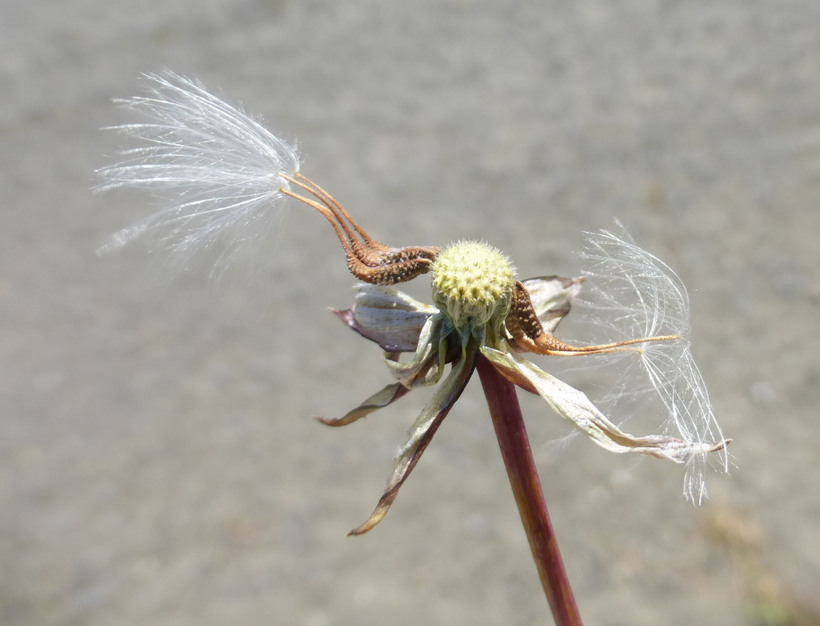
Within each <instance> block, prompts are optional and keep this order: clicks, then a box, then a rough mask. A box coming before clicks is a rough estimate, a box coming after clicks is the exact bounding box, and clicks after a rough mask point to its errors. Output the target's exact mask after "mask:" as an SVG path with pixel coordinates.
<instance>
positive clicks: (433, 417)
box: [348, 343, 476, 535]
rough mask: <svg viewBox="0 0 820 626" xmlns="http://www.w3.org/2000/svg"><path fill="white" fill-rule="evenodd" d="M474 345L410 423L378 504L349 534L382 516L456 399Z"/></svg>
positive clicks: (469, 366)
mask: <svg viewBox="0 0 820 626" xmlns="http://www.w3.org/2000/svg"><path fill="white" fill-rule="evenodd" d="M475 356H476V345H475V344H472V343H471V344H470V345H468V347H467V349H466V350H465V351H464V353H463V354H462V358H461V359H459V360H458V361H457V362H456V363H455V364H454V365H453V368H452V370H451V371H450V374H449V375H448V376H447V378H446V379H445V380H444V382H443V383H442V384H441V385H440V386H439V387H438V389H436V392H435V393H434V394H433V397H432V398H431V399H430V401H429V402H428V403H427V406H425V407H424V409H423V410H422V412H421V413H420V414H419V416H418V417H417V418H416V421H415V422H413V425H412V426H411V427H410V430H409V431H408V433H407V441H406V442H405V443H404V444H403V445H402V447H401V448H400V449H399V452H398V454H397V455H396V458H395V460H394V466H393V472H392V473H391V474H390V477H389V478H388V480H387V484H386V485H385V488H384V492H383V494H382V496H381V498H380V499H379V503H378V504H377V505H376V508H375V509H374V510H373V513H372V514H371V515H370V517H369V518H368V519H367V521H366V522H364V523H363V524H361V525H360V526H357V527H356V528H354V529H353V530H351V531H350V532H349V533H348V534H349V535H361V534H364V533H366V532H367V531H369V530H371V529H372V528H373V527H374V526H376V524H378V523H379V522H381V521H382V519H384V516H385V515H387V511H388V510H389V509H390V506H391V505H392V504H393V502H394V501H395V499H396V497H397V496H398V494H399V489H400V488H401V486H402V485H403V484H404V481H405V480H407V477H408V476H409V475H410V473H411V472H412V471H413V468H414V467H415V466H416V463H418V461H419V459H420V458H421V455H422V454H423V453H424V450H425V449H426V448H427V446H428V445H429V443H430V441H431V440H432V439H433V435H434V434H435V433H436V430H437V429H438V427H439V426H440V425H441V422H442V421H443V420H444V418H445V417H446V416H447V414H448V413H449V412H450V409H451V408H452V407H453V405H454V404H455V402H456V400H458V398H459V396H460V395H461V392H462V391H463V390H464V387H465V386H466V385H467V381H468V380H469V379H470V376H471V375H472V373H473V369H474V368H475Z"/></svg>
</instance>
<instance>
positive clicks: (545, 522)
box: [476, 356, 582, 626]
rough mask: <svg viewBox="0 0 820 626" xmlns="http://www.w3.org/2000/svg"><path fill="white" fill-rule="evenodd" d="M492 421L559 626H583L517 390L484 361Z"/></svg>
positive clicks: (481, 362) (482, 369) (480, 366)
mask: <svg viewBox="0 0 820 626" xmlns="http://www.w3.org/2000/svg"><path fill="white" fill-rule="evenodd" d="M476 369H478V376H479V378H480V379H481V385H482V386H483V387H484V395H486V396H487V404H489V406H490V415H491V416H492V418H493V425H494V426H495V434H496V437H497V438H498V445H499V446H500V447H501V456H502V457H504V464H505V465H506V466H507V474H508V475H509V477H510V484H511V485H512V490H513V494H514V495H515V501H516V503H517V504H518V511H519V512H520V514H521V521H522V522H523V523H524V530H525V531H526V532H527V539H528V540H529V542H530V550H531V551H532V557H533V559H535V565H536V567H537V568H538V576H539V577H540V578H541V585H542V586H543V587H544V593H545V594H546V596H547V601H548V602H549V605H550V609H552V616H553V618H554V619H555V623H556V625H557V626H581V624H582V622H581V616H580V615H579V613H578V607H577V606H576V605H575V597H574V596H573V594H572V587H570V584H569V579H568V578H567V572H566V570H565V569H564V562H563V561H562V560H561V552H560V551H559V550H558V541H557V540H556V538H555V533H554V532H553V530H552V524H551V523H550V517H549V513H548V512H547V504H546V502H545V501H544V493H543V491H542V490H541V481H540V480H539V478H538V471H537V470H536V469H535V461H534V460H533V458H532V451H531V450H530V440H529V438H528V437H527V429H526V428H525V426H524V418H523V416H522V415H521V407H520V405H519V404H518V396H517V395H516V391H515V385H513V384H512V383H511V382H510V381H509V380H507V379H506V378H504V377H503V376H502V375H501V374H500V373H499V372H498V370H496V369H495V367H493V365H492V363H490V362H489V361H488V360H487V359H486V358H485V357H484V356H479V358H478V363H477V365H476Z"/></svg>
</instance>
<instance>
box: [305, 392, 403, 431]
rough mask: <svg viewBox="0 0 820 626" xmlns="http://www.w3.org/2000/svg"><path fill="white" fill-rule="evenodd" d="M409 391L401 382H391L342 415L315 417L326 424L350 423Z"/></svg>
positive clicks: (342, 424) (345, 424)
mask: <svg viewBox="0 0 820 626" xmlns="http://www.w3.org/2000/svg"><path fill="white" fill-rule="evenodd" d="M409 392H410V389H409V388H408V387H405V386H404V385H402V384H401V383H393V384H390V385H387V386H386V387H384V388H382V389H380V390H379V391H377V392H376V393H374V394H373V395H372V396H370V397H369V398H368V399H367V400H365V401H364V402H362V403H361V404H360V405H359V406H357V407H356V408H355V409H353V410H352V411H348V412H347V413H346V414H344V415H343V416H342V417H337V418H327V417H317V418H316V419H317V420H319V421H320V422H322V424H325V425H327V426H347V425H348V424H352V423H353V422H355V421H356V420H360V419H362V418H363V417H367V416H368V415H370V414H371V413H373V412H374V411H377V410H379V409H383V408H384V407H386V406H389V405H390V404H392V403H393V402H395V401H396V400H398V399H399V398H401V397H402V396H405V395H407V394H408V393H409Z"/></svg>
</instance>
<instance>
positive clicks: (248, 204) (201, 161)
mask: <svg viewBox="0 0 820 626" xmlns="http://www.w3.org/2000/svg"><path fill="white" fill-rule="evenodd" d="M142 79H143V80H144V82H145V88H146V93H145V95H143V96H138V97H134V98H129V99H125V100H118V101H117V102H118V103H119V104H121V105H122V106H123V107H125V108H127V109H129V110H131V111H133V112H134V113H136V114H137V115H138V116H139V117H141V118H142V120H143V121H142V122H139V123H131V124H123V125H121V126H115V127H113V128H112V129H113V130H116V131H118V132H120V133H122V134H124V135H127V136H129V137H131V138H133V139H136V140H137V141H138V143H139V145H137V146H136V147H133V148H129V149H125V150H123V151H122V152H121V156H122V159H123V160H122V161H120V162H119V163H116V164H113V165H110V166H107V167H104V168H102V169H100V170H98V171H97V175H98V177H99V179H100V183H99V184H98V185H97V187H96V188H95V191H107V190H110V189H115V188H121V187H131V188H137V189H144V190H147V191H149V192H150V193H151V194H152V195H153V196H154V197H155V198H156V200H157V202H158V204H159V205H160V207H161V208H160V209H159V211H157V212H156V213H154V214H152V215H150V216H149V217H147V218H145V219H143V220H141V221H139V222H137V223H135V224H133V225H131V226H128V227H127V228H124V229H123V230H121V231H119V232H118V233H116V234H115V235H114V236H113V237H112V239H111V241H110V242H109V243H108V244H106V245H104V246H103V247H102V248H100V250H99V252H101V253H105V252H110V251H112V250H115V249H118V248H121V247H122V246H124V245H127V244H128V243H130V242H132V241H134V240H135V239H138V238H147V239H149V240H152V241H155V242H156V247H157V248H159V249H162V250H163V251H168V252H171V253H172V254H174V255H175V256H177V257H178V258H177V260H178V261H181V262H182V263H183V264H185V263H187V262H188V261H189V260H190V258H191V257H192V256H194V255H195V254H196V253H197V252H199V251H202V250H205V249H210V248H212V247H214V244H215V243H216V242H217V241H219V242H220V246H219V247H220V254H221V255H223V257H224V256H225V255H227V256H228V257H229V256H231V255H232V254H233V252H235V251H236V250H237V249H238V248H239V247H240V246H242V245H244V243H246V242H247V241H248V240H249V239H255V238H258V237H260V236H263V235H264V234H265V233H266V232H268V230H269V228H271V227H274V226H275V225H276V223H277V221H278V219H279V217H280V214H281V211H282V209H283V200H284V196H283V194H282V192H281V189H283V188H284V189H289V188H290V185H289V183H288V181H286V180H284V179H282V178H281V176H280V174H282V173H284V174H286V175H293V174H294V173H295V172H297V171H298V170H299V155H298V153H297V151H296V148H295V147H294V146H292V145H291V144H289V143H287V142H286V141H283V140H282V139H280V138H278V137H276V136H274V135H273V134H271V133H270V132H269V131H268V130H267V129H265V128H264V127H263V126H262V125H261V124H260V123H259V122H257V121H256V120H254V119H253V118H251V117H250V116H249V115H247V114H246V113H244V112H243V111H242V110H241V108H238V107H235V106H231V105H230V104H227V103H225V102H223V101H222V100H220V99H219V98H217V97H216V96H213V95H211V94H210V93H208V92H207V91H206V90H205V89H204V88H203V87H202V86H201V85H199V84H198V83H197V82H195V81H192V80H189V79H187V78H185V77H183V76H180V75H178V74H175V73H173V72H170V71H166V72H164V73H162V74H147V75H144V76H143V77H142Z"/></svg>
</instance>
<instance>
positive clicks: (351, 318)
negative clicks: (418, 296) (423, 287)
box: [331, 284, 438, 352]
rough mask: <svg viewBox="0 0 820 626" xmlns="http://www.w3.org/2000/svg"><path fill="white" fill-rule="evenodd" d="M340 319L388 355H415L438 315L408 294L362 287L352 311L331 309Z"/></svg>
mask: <svg viewBox="0 0 820 626" xmlns="http://www.w3.org/2000/svg"><path fill="white" fill-rule="evenodd" d="M331 310H332V311H333V313H335V314H336V315H337V316H338V317H339V319H341V320H342V321H343V322H344V323H345V324H347V325H348V326H349V327H350V328H352V329H353V330H355V331H356V332H357V333H359V334H360V335H361V336H362V337H364V338H365V339H369V340H370V341H373V342H375V343H377V344H378V345H379V346H380V347H381V348H382V350H384V351H385V352H414V351H415V350H416V347H417V346H418V343H419V335H420V334H421V330H422V328H424V325H425V323H426V322H427V320H428V319H429V318H430V317H431V316H433V315H435V314H436V313H438V309H437V308H436V307H434V306H430V305H428V304H424V303H422V302H419V301H418V300H415V299H413V298H411V297H410V296H408V295H407V294H406V293H403V292H401V291H397V290H395V289H389V288H387V287H380V286H376V285H368V284H359V285H357V286H356V296H355V298H354V300H353V306H352V307H351V308H350V309H345V310H343V311H339V310H336V309H331Z"/></svg>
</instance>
